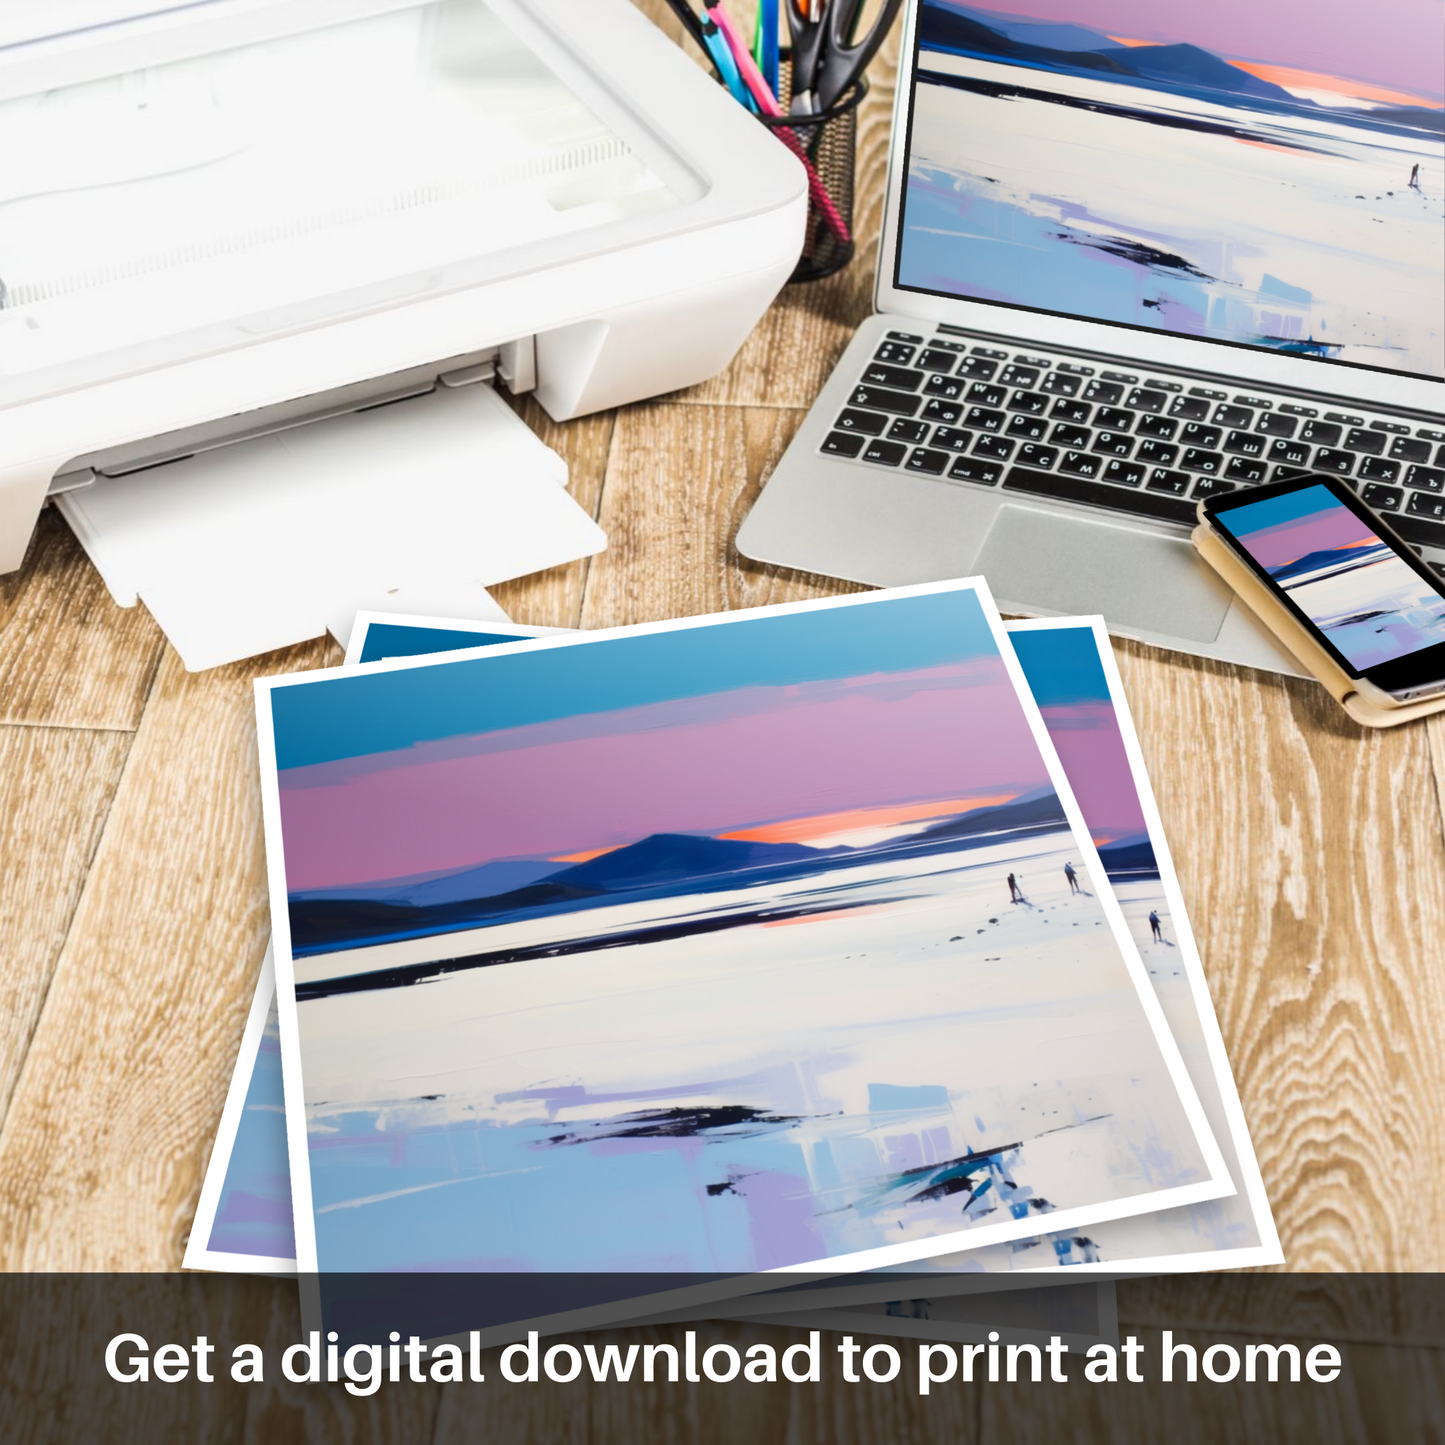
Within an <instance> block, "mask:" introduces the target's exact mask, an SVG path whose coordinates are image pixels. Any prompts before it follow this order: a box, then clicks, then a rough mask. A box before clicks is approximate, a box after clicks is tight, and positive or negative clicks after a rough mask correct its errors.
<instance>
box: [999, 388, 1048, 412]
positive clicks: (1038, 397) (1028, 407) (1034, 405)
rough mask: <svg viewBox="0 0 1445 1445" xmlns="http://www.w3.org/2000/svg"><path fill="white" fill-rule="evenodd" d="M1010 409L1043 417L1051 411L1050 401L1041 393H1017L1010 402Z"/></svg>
mask: <svg viewBox="0 0 1445 1445" xmlns="http://www.w3.org/2000/svg"><path fill="white" fill-rule="evenodd" d="M1008 409H1009V410H1010V411H1022V412H1027V413H1028V414H1029V415H1030V416H1042V415H1043V414H1044V413H1045V412H1046V411H1047V410H1048V409H1049V399H1048V397H1046V396H1045V395H1044V394H1043V392H1041V391H1016V392H1014V394H1013V396H1012V398H1011V399H1010V401H1009V404H1008Z"/></svg>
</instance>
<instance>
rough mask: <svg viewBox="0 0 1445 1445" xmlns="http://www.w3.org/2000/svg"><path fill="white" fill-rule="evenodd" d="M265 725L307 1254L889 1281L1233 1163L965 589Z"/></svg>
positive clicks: (415, 674)
mask: <svg viewBox="0 0 1445 1445" xmlns="http://www.w3.org/2000/svg"><path fill="white" fill-rule="evenodd" d="M260 712H261V717H262V725H263V735H264V734H265V733H266V732H267V731H269V733H270V744H271V746H272V747H273V748H274V756H275V764H276V774H275V784H276V789H277V791H276V794H275V798H274V803H273V805H272V806H273V811H272V817H271V822H270V823H268V827H269V826H271V823H274V821H275V819H276V818H277V817H279V821H280V838H279V843H280V849H281V851H282V853H283V854H284V868H285V878H286V883H287V888H288V893H289V900H288V902H289V907H288V915H289V921H290V930H291V941H290V948H291V955H290V957H289V958H288V959H287V960H286V963H287V964H289V968H290V974H291V977H290V979H289V981H288V982H289V986H290V988H291V989H292V990H293V991H294V992H293V997H294V1008H295V1019H296V1030H297V1040H298V1045H299V1050H298V1052H299V1059H300V1072H301V1080H300V1082H301V1086H302V1087H301V1089H300V1090H299V1091H295V1092H293V1091H292V1090H291V1087H290V1085H291V1080H290V1079H289V1078H288V1098H291V1099H292V1100H293V1104H294V1102H295V1101H296V1100H297V1099H298V1097H299V1098H301V1099H304V1109H305V1126H306V1141H307V1147H306V1151H305V1165H306V1169H307V1175H308V1183H309V1194H310V1203H311V1212H312V1213H311V1219H310V1220H309V1221H302V1220H298V1239H299V1241H300V1242H301V1244H302V1248H301V1251H300V1258H301V1263H302V1266H303V1268H307V1267H312V1266H313V1265H315V1266H317V1267H319V1268H321V1269H323V1270H343V1269H366V1270H376V1269H455V1270H502V1271H522V1270H536V1269H550V1270H599V1269H603V1270H606V1269H611V1270H629V1271H636V1270H649V1269H652V1270H669V1271H685V1272H694V1271H695V1272H710V1271H728V1272H732V1271H739V1272H745V1271H751V1270H761V1269H778V1268H789V1267H799V1266H806V1265H809V1264H816V1263H819V1262H834V1263H836V1262H838V1261H842V1260H848V1261H849V1262H850V1263H854V1264H856V1265H858V1266H869V1265H875V1264H885V1263H891V1262H894V1261H896V1260H902V1259H907V1258H921V1257H923V1256H924V1255H926V1254H928V1253H932V1252H938V1249H939V1248H946V1247H947V1246H946V1245H943V1246H940V1245H938V1244H937V1243H936V1241H938V1240H940V1239H942V1240H959V1239H962V1238H963V1237H965V1236H976V1237H977V1238H978V1241H979V1242H980V1243H985V1242H988V1241H989V1240H991V1239H995V1238H1011V1237H1016V1236H1019V1235H1023V1234H1027V1233H1029V1232H1031V1231H1034V1230H1036V1229H1037V1224H1036V1223H1035V1222H1034V1221H1036V1220H1037V1219H1039V1218H1040V1217H1041V1216H1042V1215H1044V1214H1046V1213H1053V1212H1058V1213H1059V1215H1060V1217H1061V1218H1075V1217H1078V1218H1086V1217H1094V1218H1102V1217H1105V1216H1111V1215H1118V1214H1126V1213H1133V1212H1140V1211H1142V1210H1147V1209H1151V1208H1158V1207H1163V1206H1167V1205H1168V1204H1170V1203H1177V1202H1184V1201H1188V1200H1193V1199H1199V1198H1205V1197H1216V1196H1217V1195H1219V1194H1220V1193H1222V1192H1228V1190H1229V1189H1230V1188H1231V1186H1230V1185H1229V1183H1228V1182H1227V1180H1226V1179H1225V1178H1224V1170H1223V1166H1222V1162H1221V1160H1220V1157H1219V1154H1218V1151H1217V1149H1216V1148H1215V1147H1214V1145H1213V1141H1212V1140H1211V1139H1210V1137H1209V1134H1208V1131H1207V1128H1204V1127H1203V1125H1202V1114H1201V1113H1200V1111H1199V1109H1198V1104H1197V1100H1195V1098H1194V1096H1193V1092H1192V1090H1191V1089H1190V1087H1189V1085H1188V1083H1187V1080H1186V1079H1185V1077H1184V1073H1183V1069H1182V1066H1181V1064H1180V1061H1179V1059H1178V1057H1177V1053H1176V1052H1175V1051H1174V1048H1173V1045H1172V1042H1171V1041H1169V1040H1168V1037H1167V1033H1165V1032H1164V1030H1163V1028H1162V1019H1160V1017H1159V1016H1158V1015H1157V1013H1154V1012H1153V1011H1152V1009H1151V1008H1150V1007H1149V1006H1148V1005H1147V1003H1146V999H1147V984H1145V983H1144V981H1143V979H1142V977H1141V976H1140V975H1139V974H1138V973H1137V971H1136V970H1137V960H1136V962H1135V964H1134V968H1133V969H1131V968H1130V966H1129V964H1128V962H1127V961H1126V954H1125V952H1124V947H1126V946H1127V945H1125V944H1123V939H1124V937H1126V936H1127V935H1125V934H1124V927H1125V926H1124V923H1123V920H1122V919H1121V918H1119V916H1118V914H1117V912H1115V911H1114V905H1113V902H1112V899H1110V898H1108V897H1107V896H1106V894H1105V891H1104V890H1101V889H1100V888H1098V887H1097V886H1095V885H1094V884H1093V883H1092V882H1091V880H1090V876H1089V870H1090V867H1091V864H1090V860H1089V856H1088V852H1089V850H1088V845H1087V842H1086V841H1084V840H1083V839H1082V838H1081V836H1080V835H1079V834H1076V833H1075V832H1074V831H1073V827H1072V825H1071V823H1070V821H1069V817H1068V815H1067V812H1066V808H1065V806H1064V804H1063V802H1061V799H1060V796H1059V792H1058V788H1057V786H1056V783H1055V779H1054V777H1053V775H1052V773H1051V769H1050V763H1049V762H1048V761H1046V759H1045V755H1044V752H1043V750H1042V746H1041V736H1042V729H1040V730H1039V733H1038V734H1036V733H1035V731H1034V723H1033V722H1032V721H1031V719H1030V714H1029V710H1028V708H1027V706H1026V704H1025V703H1024V702H1023V701H1022V700H1021V699H1020V697H1019V695H1018V692H1017V690H1016V689H1015V686H1014V682H1013V679H1012V677H1011V675H1010V672H1009V667H1008V664H1007V662H1006V661H1005V659H1004V657H1003V655H1002V653H1001V652H1000V649H999V645H998V638H997V635H996V633H995V632H994V630H993V626H992V624H991V623H990V621H989V618H988V615H987V614H986V613H985V611H984V608H983V605H982V604H981V602H980V599H979V597H978V595H977V593H976V592H975V591H974V590H973V589H972V588H971V587H969V586H966V585H961V584H950V585H948V586H943V587H937V588H927V589H910V590H908V591H906V592H904V593H901V594H894V595H886V594H885V595H880V596H878V597H877V598H860V599H856V600H854V599H849V600H848V601H847V603H838V604H830V605H817V604H813V605H809V606H805V607H801V608H784V609H776V610H772V609H770V610H769V611H768V612H766V613H759V614H755V615H753V616H749V615H748V614H740V615H738V616H736V617H732V618H728V619H724V620H721V621H716V622H714V621H708V622H707V623H703V624H700V625H697V624H694V625H688V624H677V625H672V624H669V625H666V626H662V627H659V628H658V629H656V630H647V631H641V632H637V633H631V634H627V635H620V636H617V637H613V638H598V639H595V640H591V641H587V642H577V643H574V642H570V641H569V642H566V643H563V644H558V643H555V642H550V641H549V642H545V643H540V644H524V645H521V646H518V647H513V648H508V649H505V650H502V651H494V652H492V653H491V654H490V655H489V656H485V655H484V656H478V657H469V656H461V657H457V658H455V659H437V660H435V661H432V662H429V663H427V664H425V665H422V666H417V665H407V664H400V665H394V664H380V665H379V666H378V667H377V668H375V669H372V670H368V671H366V672H364V673H360V672H359V673H356V674H351V675H347V674H339V675H334V676H330V677H316V678H306V679H298V680H296V681H292V680H289V679H288V680H277V681H274V682H272V683H270V684H269V685H266V686H265V689H264V690H263V692H262V694H261V709H260ZM1075 816H1076V817H1077V815H1075ZM275 841H276V840H274V839H273V846H274V843H275ZM1081 845H1082V846H1081ZM1065 865H1068V867H1069V869H1070V870H1072V872H1073V874H1074V880H1076V881H1071V880H1070V878H1069V877H1068V875H1067V874H1066V872H1065ZM275 866H276V860H275V858H274V856H273V869H274V868H275ZM1011 875H1012V876H1011ZM1116 930H1117V931H1116ZM279 941H280V940H279V939H278V943H279ZM1121 945H1123V946H1121ZM278 958H279V955H278ZM286 987H287V985H286V984H283V993H282V1007H283V1008H286V1007H288V1006H291V1000H289V999H287V998H286V996H285V995H286ZM297 1163H298V1161H297V1159H296V1156H295V1154H294V1152H293V1168H294V1167H295V1166H296V1165H297ZM308 1226H309V1227H308ZM955 1247H957V1246H956V1245H955ZM313 1249H314V1259H313V1258H312V1257H311V1256H310V1254H309V1251H310V1250H313Z"/></svg>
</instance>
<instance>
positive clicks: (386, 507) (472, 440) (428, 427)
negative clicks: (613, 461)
mask: <svg viewBox="0 0 1445 1445" xmlns="http://www.w3.org/2000/svg"><path fill="white" fill-rule="evenodd" d="M566 480H567V467H566V463H565V462H564V461H563V460H562V458H561V457H559V456H558V455H557V454H556V453H555V452H554V451H552V450H551V449H550V448H549V447H546V446H544V445H543V444H542V442H541V441H539V440H538V439H537V437H536V436H535V435H534V434H533V433H532V432H531V431H530V430H529V429H528V428H527V427H526V425H525V424H524V423H523V422H522V421H521V420H519V419H518V417H517V416H516V415H515V413H514V412H513V411H512V410H511V408H510V407H508V406H507V404H506V403H505V402H504V401H503V400H502V399H501V398H500V397H499V396H498V395H497V394H496V393H495V392H494V391H493V390H492V388H491V387H490V386H487V385H472V386H463V387H458V388H452V387H448V386H440V387H438V388H437V389H436V390H435V391H434V392H431V393H429V394H427V395H422V396H416V397H412V398H409V399H407V400H404V401H397V402H392V403H390V404H387V405H383V406H378V407H375V408H373V409H371V410H369V411H362V412H353V413H348V414H346V415H343V416H338V417H334V418H332V419H330V420H325V421H316V422H311V423H309V424H306V425H302V426H294V427H289V428H287V429H285V430H281V431H277V432H274V433H271V434H270V435H266V436H260V437H256V438H254V439H252V440H249V441H242V442H236V443H233V444H231V445H229V446H222V447H219V448H217V449H215V450H211V451H204V452H200V453H198V454H197V455H195V456H192V457H186V458H183V459H180V460H176V461H172V462H167V463H165V464H163V465H160V466H153V467H149V468H147V469H145V470H141V471H136V472H132V473H130V474H128V475H122V476H115V477H109V476H101V477H98V478H97V479H96V481H95V482H94V483H93V484H91V485H89V486H85V487H80V488H78V489H76V490H73V491H68V492H64V493H62V494H61V495H59V496H57V497H56V498H55V504H56V505H57V506H58V507H60V509H61V510H62V512H63V513H64V515H65V517H66V519H67V520H68V521H69V522H70V524H71V526H72V527H73V528H74V530H75V533H76V535H77V536H78V537H79V538H80V541H81V543H82V545H83V546H84V547H85V549H86V551H87V552H88V553H89V554H90V557H91V559H92V561H94V563H95V564H96V566H97V568H98V569H99V570H100V572H101V574H102V576H103V577H104V578H105V581H106V585H107V586H108V587H109V588H110V591H111V594H112V596H114V598H115V600H116V601H117V602H119V603H120V604H121V605H122V606H134V605H135V603H136V601H137V600H138V599H139V600H141V601H144V602H145V603H146V605H147V606H148V607H149V608H150V610H151V612H152V613H153V614H154V615H155V618H156V620H157V621H158V622H159V623H160V625H161V627H162V628H163V629H164V631H165V633H166V635H167V636H168V637H169V638H170V639H171V641H172V643H174V645H175V647H176V650H177V651H178V652H179V653H180V655H181V659H182V661H183V662H184V663H185V665H186V666H187V667H188V668H190V669H191V670H192V671H196V670H199V669H202V668H207V667H215V666H218V665H220V664H222V663H226V662H233V661H237V660H238V659H240V658H243V657H250V656H253V655H255V654H257V653H261V652H269V651H271V650H272V649H274V648H278V647H285V646H289V645H291V644H293V643H297V642H302V641H305V640H306V639H308V638H312V637H319V636H320V635H321V634H322V633H323V632H325V631H326V630H328V629H329V630H330V631H331V632H332V633H333V634H334V635H335V636H336V637H338V638H339V639H340V640H341V641H342V642H343V643H344V642H345V641H346V638H347V636H348V634H349V632H350V629H351V622H352V619H353V617H354V616H355V614H356V612H357V611H358V610H360V609H362V608H371V609H376V610H379V611H391V612H410V613H427V614H432V615H436V616H448V617H470V618H476V619H477V620H479V621H480V620H485V619H487V618H495V617H497V616H498V615H499V611H498V609H497V607H496V605H495V603H493V602H492V600H491V598H490V597H489V596H488V595H487V592H486V590H485V589H486V588H487V587H488V586H489V585H490V584H492V583H495V582H501V581H504V580H506V579H507V578H509V577H517V576H522V575H525V574H527V573H529V572H536V571H539V570H541V569H543V568H546V567H552V566H555V565H557V564H559V563H562V562H569V561H572V560H574V559H575V558H578V557H584V556H588V555H590V554H592V553H594V552H597V551H600V550H601V549H602V548H603V547H604V546H605V545H606V538H605V536H604V535H603V533H602V530H601V529H600V528H599V527H598V526H597V524H596V523H595V522H594V521H593V520H592V518H591V517H590V516H588V515H587V513H586V512H585V511H583V509H582V508H581V507H579V506H578V505H577V503H576V502H574V501H573V500H572V498H571V497H570V496H569V495H568V494H567V491H566V490H565V483H566Z"/></svg>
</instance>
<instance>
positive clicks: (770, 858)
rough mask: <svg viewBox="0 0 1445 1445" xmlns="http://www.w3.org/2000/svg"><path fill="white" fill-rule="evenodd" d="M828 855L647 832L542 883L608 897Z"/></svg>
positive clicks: (771, 845)
mask: <svg viewBox="0 0 1445 1445" xmlns="http://www.w3.org/2000/svg"><path fill="white" fill-rule="evenodd" d="M831 851H832V850H826V851H825V850H823V849H821V848H806V847H804V846H803V845H802V844H801V843H748V842H743V841H741V840H739V839H734V838H706V837H701V838H700V837H698V836H697V835H695V834H692V833H653V834H651V835H650V836H649V837H646V838H643V839H641V840H640V841H639V842H636V843H629V844H628V845H627V847H625V848H615V849H613V851H612V852H610V853H604V854H602V855H601V857H598V858H591V859H589V860H588V861H587V862H586V863H578V864H577V865H576V866H575V867H572V868H565V869H563V870H562V872H560V873H553V874H552V876H551V877H550V878H549V879H548V880H547V881H548V882H549V883H554V884H557V885H559V886H561V887H568V888H585V889H587V890H589V891H591V890H594V889H595V890H598V891H601V892H605V893H614V892H617V891H619V890H621V889H630V888H654V887H657V886H658V885H659V884H665V883H682V882H685V881H686V880H688V879H693V878H697V879H702V878H711V877H714V876H716V875H717V874H719V873H735V872H737V871H738V869H740V868H766V867H768V866H770V865H772V864H777V863H799V862H803V861H805V860H808V859H813V858H816V859H819V860H821V859H823V858H826V857H828V856H830V853H831Z"/></svg>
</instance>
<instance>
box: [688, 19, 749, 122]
mask: <svg viewBox="0 0 1445 1445" xmlns="http://www.w3.org/2000/svg"><path fill="white" fill-rule="evenodd" d="M702 43H703V44H704V45H706V46H707V53H708V54H709V55H710V56H711V57H712V63H713V65H715V66H716V67H717V73H718V74H719V75H720V76H722V82H723V84H724V85H725V86H727V88H728V89H729V90H730V91H732V93H733V99H734V100H736V101H737V102H738V103H739V104H740V105H745V106H747V108H748V109H749V110H756V109H757V106H756V105H754V103H753V97H752V93H751V92H750V91H749V90H748V88H747V86H746V85H744V84H743V77H742V73H741V71H739V70H738V63H737V61H736V60H734V59H733V53H732V51H731V50H729V49H728V43H727V40H726V39H725V38H724V37H723V33H722V31H720V30H719V29H718V28H717V22H716V21H715V20H713V19H712V18H711V17H710V16H705V17H704V18H703V22H702Z"/></svg>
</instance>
